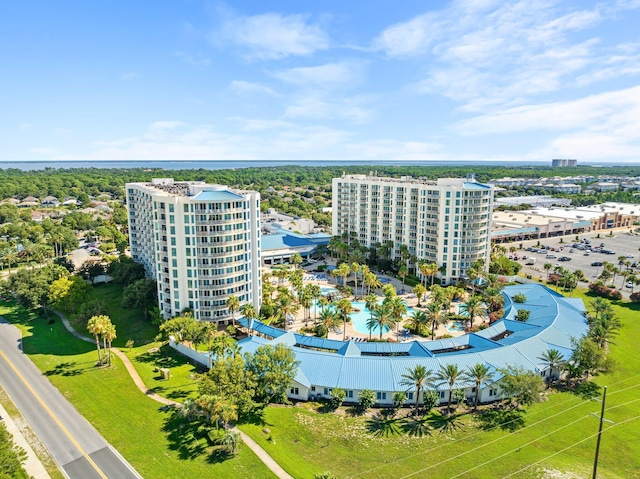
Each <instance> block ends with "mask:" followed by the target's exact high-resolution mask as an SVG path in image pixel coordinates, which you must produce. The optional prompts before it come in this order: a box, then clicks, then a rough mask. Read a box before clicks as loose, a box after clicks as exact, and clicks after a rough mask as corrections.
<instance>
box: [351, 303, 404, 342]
mask: <svg viewBox="0 0 640 479" xmlns="http://www.w3.org/2000/svg"><path fill="white" fill-rule="evenodd" d="M351 304H352V306H353V307H354V308H356V309H359V310H360V311H358V312H353V313H351V315H350V316H351V324H352V325H353V329H355V330H356V331H357V332H359V333H362V334H369V328H368V327H367V320H368V319H369V318H370V317H371V312H370V311H369V310H368V309H367V306H366V303H365V302H364V301H353V302H352V303H351ZM413 311H414V310H413V309H412V308H407V313H406V315H405V316H409V315H411V314H412V313H413ZM387 332H389V328H388V327H387V326H385V327H384V328H383V329H382V333H383V334H384V333H387ZM371 335H372V336H375V335H378V336H379V335H380V328H379V327H378V326H377V325H376V326H375V327H374V328H373V329H372V330H371Z"/></svg>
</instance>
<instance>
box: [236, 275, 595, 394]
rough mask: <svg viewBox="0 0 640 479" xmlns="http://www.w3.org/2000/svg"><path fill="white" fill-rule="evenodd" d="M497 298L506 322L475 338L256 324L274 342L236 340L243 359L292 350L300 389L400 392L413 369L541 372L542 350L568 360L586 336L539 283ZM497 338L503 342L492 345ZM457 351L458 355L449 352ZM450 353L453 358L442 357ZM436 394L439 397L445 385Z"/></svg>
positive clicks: (578, 316) (568, 302) (578, 307)
mask: <svg viewBox="0 0 640 479" xmlns="http://www.w3.org/2000/svg"><path fill="white" fill-rule="evenodd" d="M518 293H522V294H524V295H525V296H526V298H527V300H526V301H525V302H524V303H521V304H519V303H514V302H513V301H512V299H511V298H512V297H513V296H514V295H516V294H518ZM503 294H504V296H505V311H506V313H505V318H503V319H501V320H500V321H497V322H496V323H494V324H492V325H491V326H490V327H488V328H486V329H484V330H482V331H479V332H477V333H471V334H467V335H464V336H459V337H456V338H449V339H440V340H436V341H411V342H404V343H377V342H364V343H355V342H353V341H346V342H345V341H337V340H329V339H323V338H317V337H312V336H303V335H300V334H297V333H293V332H287V333H285V332H284V331H281V330H279V329H277V328H273V327H271V326H266V325H264V324H262V323H260V322H259V321H255V322H254V330H255V331H257V332H260V333H261V334H265V335H267V336H269V337H271V338H274V339H265V338H260V337H256V336H252V337H250V338H247V339H245V340H243V341H240V343H239V345H240V347H241V348H242V350H243V351H247V352H253V351H255V349H256V348H257V347H259V346H260V345H262V344H270V343H277V342H284V343H285V344H290V345H292V347H293V350H294V351H295V353H296V357H297V359H298V360H299V361H300V366H299V369H300V371H301V374H300V378H301V379H300V381H298V382H300V384H305V385H306V384H307V381H308V384H311V385H314V386H316V387H326V388H333V387H341V388H343V389H346V390H354V389H355V390H358V389H365V388H366V389H371V390H374V391H390V392H391V391H404V390H406V387H405V386H403V385H402V384H401V383H402V375H403V374H406V372H407V369H408V368H412V367H414V366H415V365H417V364H421V365H424V366H425V367H426V368H427V369H430V370H432V371H438V370H439V369H440V366H443V365H446V364H456V365H457V366H458V367H459V368H460V369H463V370H464V369H467V368H468V367H470V366H473V365H475V364H478V363H484V364H487V365H488V366H489V367H490V368H491V370H492V371H496V370H497V369H499V368H504V367H506V366H521V367H523V368H525V369H527V370H530V371H536V372H537V371H539V370H540V369H542V368H543V367H544V364H543V362H542V361H541V360H540V359H539V358H540V356H541V355H542V354H543V353H544V352H545V351H546V350H547V349H557V350H558V351H560V352H561V353H562V354H563V355H564V357H565V358H568V357H569V356H570V355H571V352H572V343H571V339H572V338H579V337H581V336H583V335H585V334H586V333H587V330H588V326H587V324H586V320H585V317H584V314H583V313H584V305H583V304H581V302H579V300H576V299H575V298H564V297H563V296H562V295H560V294H558V293H556V292H554V291H552V290H551V289H549V288H547V287H545V286H542V285H540V284H525V285H516V286H507V287H505V289H504V293H503ZM518 308H523V309H528V310H529V311H531V315H530V318H529V320H528V321H527V322H526V323H525V322H520V321H515V320H514V319H512V318H514V317H515V315H516V311H517V309H518ZM240 323H241V324H243V325H246V320H245V319H244V318H242V319H240ZM505 333H507V334H505ZM503 334H504V335H505V337H504V338H502V339H499V340H493V339H491V338H495V337H498V336H500V335H503ZM460 347H463V348H465V349H460V350H457V351H456V350H454V349H455V348H460ZM449 349H451V350H452V351H448V352H442V351H443V350H449ZM499 378H500V374H499V373H496V375H495V376H494V379H493V380H494V381H497V380H498V379H499ZM296 380H297V379H296ZM302 381H305V382H304V383H303V382H302ZM463 386H464V384H462V383H460V384H459V385H458V387H463ZM439 388H440V389H442V390H444V389H447V386H444V385H441V386H440V387H439Z"/></svg>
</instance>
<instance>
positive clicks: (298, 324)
mask: <svg viewBox="0 0 640 479" xmlns="http://www.w3.org/2000/svg"><path fill="white" fill-rule="evenodd" d="M327 264H335V260H334V261H330V260H328V261H327ZM316 267H317V265H312V266H308V267H306V268H303V269H305V271H307V272H308V275H312V274H314V273H313V272H312V270H313V269H315V268H316ZM378 277H379V278H380V277H385V278H388V279H389V280H390V283H391V284H393V285H394V286H395V287H396V290H398V291H400V290H401V289H402V282H400V281H399V280H397V279H395V278H392V277H390V276H386V275H379V276H378ZM326 278H327V279H325V280H314V281H304V284H305V285H306V284H317V285H318V286H320V287H331V288H335V287H336V286H337V278H335V277H333V276H331V275H329V274H328V273H327V275H326ZM347 280H349V278H348V279H347ZM358 289H360V285H358ZM411 289H412V288H411V287H409V286H405V291H406V293H405V294H399V296H400V297H402V298H403V299H404V300H405V301H406V302H407V306H409V307H410V308H413V309H420V308H418V307H417V305H418V299H417V298H416V297H415V296H414V295H413V294H412V293H411ZM376 293H377V294H378V298H379V299H383V298H384V296H383V295H382V294H380V290H378V291H376ZM352 300H353V299H352ZM428 303H429V293H427V297H426V299H423V300H422V308H424V307H425V306H426V305H427V304H428ZM459 305H460V303H454V304H453V306H452V307H451V312H457V308H458V307H459ZM319 311H320V310H319V309H318V312H319ZM314 318H315V310H314V308H311V319H310V320H307V322H306V323H307V324H306V325H311V324H313V321H314ZM303 327H305V320H304V310H303V309H302V308H300V310H299V311H298V313H297V314H296V316H295V318H294V321H293V323H292V324H288V325H287V330H288V331H297V330H299V329H301V328H303ZM340 329H341V330H342V326H340ZM403 329H404V327H403V323H400V325H399V327H398V328H397V329H396V328H393V329H392V330H391V331H389V332H387V333H383V334H382V338H383V339H388V340H393V341H398V340H400V341H413V340H416V339H417V340H427V339H431V337H430V336H429V337H423V336H417V335H409V336H402V335H401V336H400V338H398V334H397V332H396V331H399V332H400V333H401V332H402V330H403ZM435 333H436V334H435V335H436V337H439V336H444V335H449V336H454V337H455V336H462V335H463V334H465V332H464V331H449V330H447V329H446V327H445V326H443V325H441V326H438V328H437V329H436V332H435ZM343 337H344V338H346V339H349V338H365V339H369V335H368V334H364V333H361V332H359V331H356V330H355V328H354V327H353V324H352V323H347V327H346V332H344V333H343V332H342V331H341V332H340V333H336V332H333V331H329V335H328V338H329V339H338V340H342V339H343ZM379 337H380V333H374V334H372V338H373V339H376V338H379Z"/></svg>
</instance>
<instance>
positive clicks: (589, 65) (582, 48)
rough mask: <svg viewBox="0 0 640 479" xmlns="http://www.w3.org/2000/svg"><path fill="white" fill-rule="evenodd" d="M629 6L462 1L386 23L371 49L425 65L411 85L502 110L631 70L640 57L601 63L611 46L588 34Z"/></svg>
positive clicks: (470, 107)
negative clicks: (419, 77) (570, 5)
mask: <svg viewBox="0 0 640 479" xmlns="http://www.w3.org/2000/svg"><path fill="white" fill-rule="evenodd" d="M632 3H633V2H624V4H622V3H620V2H618V4H616V5H605V4H597V5H595V6H593V7H592V8H588V7H587V8H584V9H572V8H571V7H568V6H567V5H566V4H565V3H563V2H561V1H559V0H511V1H473V0H459V1H455V2H453V3H452V4H450V5H449V6H448V7H446V8H444V9H441V10H434V11H431V12H428V13H425V14H422V15H418V16H416V17H414V18H412V19H410V20H408V21H406V22H401V23H398V24H395V25H392V26H390V27H388V28H387V29H385V30H384V31H383V32H382V33H381V34H380V35H379V36H378V37H377V38H376V39H374V41H373V47H374V49H377V50H379V51H383V52H385V53H386V54H387V56H388V57H390V58H393V57H397V58H403V57H409V56H411V57H414V58H415V59H416V60H414V61H418V62H420V61H422V62H424V64H423V68H424V70H425V73H424V76H423V79H422V80H420V81H418V82H416V83H415V84H414V85H413V86H412V89H414V91H416V92H418V93H423V94H424V93H428V94H440V95H443V96H445V97H447V98H449V99H451V100H453V101H455V102H459V103H461V106H460V108H461V110H463V111H470V112H477V111H486V110H487V109H492V108H498V109H504V108H505V107H508V106H513V105H517V104H526V103H527V102H528V100H529V99H530V98H532V97H534V96H539V95H544V94H549V93H553V92H557V91H560V90H562V89H563V88H568V87H574V86H575V85H576V84H577V85H578V86H584V85H587V84H589V83H592V82H595V81H599V80H600V79H610V78H617V77H620V76H623V75H632V74H636V69H637V63H638V61H637V59H636V58H635V57H633V56H632V55H631V54H629V53H627V55H626V57H625V59H624V60H621V61H620V62H619V63H616V64H609V65H604V63H605V60H604V59H605V58H606V57H607V56H608V55H609V52H605V50H606V49H607V48H608V46H607V45H606V44H603V42H602V41H601V39H600V38H598V37H597V36H595V35H591V36H589V35H588V29H591V28H594V27H596V26H598V25H600V24H601V23H603V22H607V21H610V20H612V19H614V18H615V16H616V14H619V12H620V11H621V10H623V9H629V8H637V6H636V5H635V3H633V4H632ZM576 33H579V34H580V35H576ZM628 48H633V47H632V46H628ZM620 54H621V56H624V52H621V53H620Z"/></svg>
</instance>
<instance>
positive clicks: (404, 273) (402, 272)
mask: <svg viewBox="0 0 640 479" xmlns="http://www.w3.org/2000/svg"><path fill="white" fill-rule="evenodd" d="M408 274H409V268H407V265H406V264H403V265H402V266H400V269H399V270H398V275H399V276H400V277H401V278H402V292H403V293H404V280H405V279H406V278H407V275H408Z"/></svg>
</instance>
